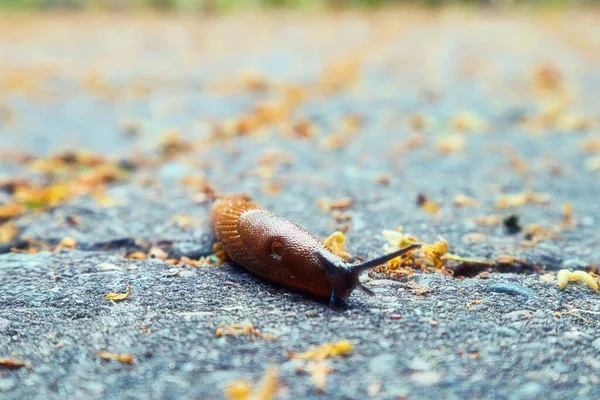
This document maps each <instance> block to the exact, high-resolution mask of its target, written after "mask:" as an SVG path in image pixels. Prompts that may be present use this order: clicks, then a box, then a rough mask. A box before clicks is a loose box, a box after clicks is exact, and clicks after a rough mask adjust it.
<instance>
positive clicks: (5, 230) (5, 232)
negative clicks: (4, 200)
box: [0, 222, 19, 244]
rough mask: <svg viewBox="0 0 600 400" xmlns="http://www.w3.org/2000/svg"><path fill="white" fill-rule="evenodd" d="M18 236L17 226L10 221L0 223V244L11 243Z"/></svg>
mask: <svg viewBox="0 0 600 400" xmlns="http://www.w3.org/2000/svg"><path fill="white" fill-rule="evenodd" d="M17 236H19V228H17V226H16V225H15V224H13V223H12V222H7V223H5V224H0V244H8V243H11V242H12V241H13V240H14V239H15V238H16V237H17Z"/></svg>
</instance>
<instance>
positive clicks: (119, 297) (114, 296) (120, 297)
mask: <svg viewBox="0 0 600 400" xmlns="http://www.w3.org/2000/svg"><path fill="white" fill-rule="evenodd" d="M126 285H127V291H126V292H125V293H107V294H106V295H105V296H104V298H105V299H106V300H112V301H121V300H125V299H126V298H128V297H129V295H130V294H131V285H130V284H129V283H126Z"/></svg>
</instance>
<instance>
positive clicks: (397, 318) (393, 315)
mask: <svg viewBox="0 0 600 400" xmlns="http://www.w3.org/2000/svg"><path fill="white" fill-rule="evenodd" d="M390 319H393V320H399V319H402V314H392V315H390Z"/></svg>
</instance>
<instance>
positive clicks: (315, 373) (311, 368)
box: [306, 359, 333, 393]
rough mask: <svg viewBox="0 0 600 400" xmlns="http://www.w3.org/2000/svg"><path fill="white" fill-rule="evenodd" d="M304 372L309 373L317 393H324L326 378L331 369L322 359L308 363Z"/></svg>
mask: <svg viewBox="0 0 600 400" xmlns="http://www.w3.org/2000/svg"><path fill="white" fill-rule="evenodd" d="M306 370H307V371H308V372H310V376H311V378H312V380H313V383H314V384H315V387H316V388H317V392H319V393H324V392H325V386H326V385H327V376H328V375H329V374H331V372H332V371H333V369H332V368H331V367H330V366H329V364H327V362H325V361H324V360H322V359H317V360H315V361H311V362H309V364H308V366H307V367H306Z"/></svg>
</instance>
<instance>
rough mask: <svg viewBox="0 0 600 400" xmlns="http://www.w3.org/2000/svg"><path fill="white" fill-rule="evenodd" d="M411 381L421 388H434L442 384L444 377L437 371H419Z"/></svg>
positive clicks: (413, 375)
mask: <svg viewBox="0 0 600 400" xmlns="http://www.w3.org/2000/svg"><path fill="white" fill-rule="evenodd" d="M410 380H411V381H413V382H414V383H415V384H417V385H419V386H433V385H437V384H438V383H440V382H441V380H442V376H441V375H440V374H438V373H437V372H435V371H419V372H415V373H413V374H412V375H411V376H410Z"/></svg>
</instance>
